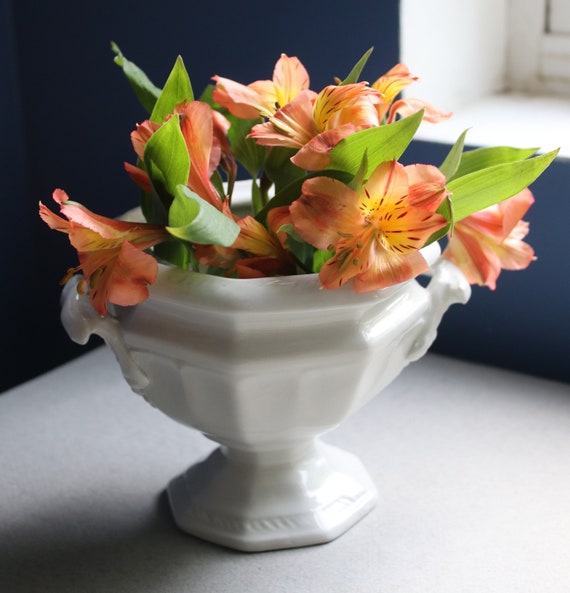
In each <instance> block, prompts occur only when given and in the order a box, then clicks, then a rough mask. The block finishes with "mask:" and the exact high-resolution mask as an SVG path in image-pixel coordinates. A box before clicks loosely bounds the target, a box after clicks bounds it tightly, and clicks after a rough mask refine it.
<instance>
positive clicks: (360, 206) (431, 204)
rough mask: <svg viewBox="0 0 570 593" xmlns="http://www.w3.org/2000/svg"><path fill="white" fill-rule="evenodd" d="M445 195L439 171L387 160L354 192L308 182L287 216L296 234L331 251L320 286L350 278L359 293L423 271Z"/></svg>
mask: <svg viewBox="0 0 570 593" xmlns="http://www.w3.org/2000/svg"><path fill="white" fill-rule="evenodd" d="M447 193H448V192H447V190H446V189H445V177H444V176H443V175H442V174H441V172H440V171H439V170H438V169H437V168H435V167H432V166H429V165H412V166H407V167H405V166H403V165H401V164H400V163H397V162H395V161H392V162H387V163H383V164H381V165H380V166H378V167H377V168H376V170H375V171H374V172H373V174H372V175H371V177H370V179H369V180H368V181H367V182H366V183H365V184H364V185H363V186H362V188H361V189H360V190H359V191H355V190H353V189H351V188H350V187H348V186H346V185H344V184H343V183H341V182H340V181H337V180H335V179H331V178H328V177H316V178H314V179H310V180H308V181H306V182H305V183H304V184H303V196H302V197H301V198H300V199H299V200H297V201H296V202H294V203H293V204H292V205H291V208H290V210H291V218H292V221H293V225H294V227H295V230H296V231H297V233H298V234H299V236H300V237H301V238H303V239H304V240H305V241H307V242H309V243H310V244H312V245H314V246H315V247H317V248H318V249H328V250H331V251H333V252H334V255H333V256H332V257H331V258H330V259H329V260H328V261H327V262H326V263H325V264H324V265H323V267H322V268H321V271H320V274H319V276H320V280H321V284H322V285H323V286H324V287H325V288H330V289H332V288H337V287H339V286H342V285H343V284H345V283H346V282H348V281H349V280H353V281H354V288H355V289H356V290H357V291H358V292H363V291H368V290H374V289H378V288H384V287H386V286H391V285H393V284H397V283H399V282H404V281H405V280H409V279H410V278H413V277H414V276H417V275H418V274H420V273H422V272H424V271H425V270H426V269H427V263H426V261H425V259H424V258H423V256H422V254H421V253H420V251H419V250H420V249H421V248H422V247H423V246H424V245H425V243H426V241H427V240H428V239H429V237H430V236H431V235H432V234H433V233H434V232H435V231H437V230H439V229H441V228H443V227H444V226H445V225H446V224H447V221H446V219H445V218H444V217H443V216H441V215H440V214H437V213H436V212H435V211H436V210H437V208H438V207H439V205H440V204H441V202H442V201H443V200H444V199H445V197H446V196H447Z"/></svg>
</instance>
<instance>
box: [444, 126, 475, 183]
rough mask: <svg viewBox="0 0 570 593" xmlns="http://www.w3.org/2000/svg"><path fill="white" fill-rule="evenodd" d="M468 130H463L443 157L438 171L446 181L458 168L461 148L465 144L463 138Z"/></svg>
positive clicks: (461, 153) (461, 152)
mask: <svg viewBox="0 0 570 593" xmlns="http://www.w3.org/2000/svg"><path fill="white" fill-rule="evenodd" d="M468 131H469V130H465V131H464V132H463V134H461V136H459V138H458V139H457V141H456V142H455V144H454V145H453V146H452V147H451V150H450V151H449V153H448V155H447V156H446V157H445V160H444V161H443V163H442V164H441V166H440V167H439V170H440V171H441V172H442V173H443V174H444V175H445V178H446V179H448V180H449V179H451V178H452V177H453V176H454V175H455V173H456V172H457V169H458V168H459V163H460V162H461V157H462V156H463V146H464V144H465V136H467V132H468Z"/></svg>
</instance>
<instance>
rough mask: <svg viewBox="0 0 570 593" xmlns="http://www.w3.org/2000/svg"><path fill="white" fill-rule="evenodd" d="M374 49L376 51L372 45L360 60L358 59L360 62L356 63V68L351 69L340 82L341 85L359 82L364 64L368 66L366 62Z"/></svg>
mask: <svg viewBox="0 0 570 593" xmlns="http://www.w3.org/2000/svg"><path fill="white" fill-rule="evenodd" d="M373 51H374V48H373V47H371V48H370V49H369V50H368V51H367V52H366V53H365V54H364V55H363V56H362V57H361V58H360V60H358V62H357V63H356V64H355V66H354V68H353V69H352V70H351V71H350V73H349V75H348V76H347V77H346V78H345V79H344V80H343V81H342V82H341V83H340V84H341V85H345V84H354V83H356V82H358V79H359V78H360V74H361V73H362V70H363V69H364V66H366V62H368V58H369V57H370V55H371V54H372V52H373Z"/></svg>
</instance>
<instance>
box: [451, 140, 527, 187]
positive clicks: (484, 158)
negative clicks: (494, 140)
mask: <svg viewBox="0 0 570 593" xmlns="http://www.w3.org/2000/svg"><path fill="white" fill-rule="evenodd" d="M536 151H537V149H536V148H513V147H511V146H492V147H488V148H477V149H475V150H468V151H466V152H464V153H463V155H462V157H461V162H460V163H459V167H458V168H457V169H456V171H455V172H454V174H453V176H449V177H448V180H451V179H457V178H459V177H463V176H464V175H469V174H470V173H474V172H475V171H479V170H481V169H486V168H487V167H492V166H495V165H500V164H504V163H512V162H514V161H524V160H525V159H528V158H529V157H530V156H532V155H533V154H535V153H536Z"/></svg>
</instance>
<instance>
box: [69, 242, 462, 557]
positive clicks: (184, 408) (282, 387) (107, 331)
mask: <svg viewBox="0 0 570 593" xmlns="http://www.w3.org/2000/svg"><path fill="white" fill-rule="evenodd" d="M438 254H439V251H438V248H437V246H432V248H431V249H430V250H428V257H430V258H431V259H432V260H433V259H437V257H438ZM431 275H432V278H431V280H430V282H429V285H428V286H427V288H423V287H422V286H420V284H419V283H418V282H416V281H415V280H412V281H410V282H406V283H403V284H401V285H398V286H394V287H391V288H388V289H384V290H380V291H377V292H372V293H363V294H356V293H354V291H353V289H352V287H351V286H348V285H347V286H345V287H343V288H342V289H339V290H336V291H327V290H324V289H322V288H321V287H320V285H319V281H318V277H317V276H314V275H306V276H302V275H301V276H291V277H281V278H264V279H253V280H237V279H228V278H220V277H215V276H208V275H205V274H197V273H189V272H184V271H181V270H178V269H174V268H170V267H167V266H160V271H159V275H158V279H157V281H156V283H155V284H154V285H153V286H152V287H151V296H150V298H149V299H148V300H147V301H145V302H143V303H141V304H139V305H137V306H135V307H127V308H121V307H112V308H111V309H110V312H109V313H108V314H107V315H106V316H104V317H100V316H99V315H97V314H96V313H95V311H94V310H93V308H92V307H91V305H90V303H89V301H88V299H87V297H85V296H81V295H79V294H78V292H77V290H76V288H75V284H74V283H73V282H69V283H68V284H67V286H66V288H65V289H64V293H63V296H62V320H63V323H64V326H65V328H66V330H67V332H68V333H69V335H70V336H71V338H72V339H73V340H75V341H76V342H79V343H85V342H86V341H87V340H88V338H89V335H90V334H91V333H95V334H99V335H100V336H102V337H103V338H104V339H105V341H106V342H107V344H108V345H109V346H110V347H111V348H112V349H113V350H114V352H115V355H116V357H117V359H118V362H119V364H120V366H121V369H122V372H123V374H124V376H125V379H126V380H127V381H128V383H129V384H130V386H131V387H132V389H133V390H134V391H135V392H137V393H140V394H141V395H143V396H144V397H145V398H146V399H147V400H148V402H149V403H151V404H152V405H153V406H156V407H157V408H158V409H160V410H161V411H162V412H164V413H165V414H167V415H168V416H170V417H171V418H173V419H174V420H177V421H178V422H181V423H183V424H185V425H187V426H190V427H193V428H195V429H197V430H199V431H201V432H202V433H203V434H204V435H206V436H207V437H208V438H210V439H212V440H214V441H216V442H217V443H219V444H220V447H219V448H217V449H216V450H215V451H214V452H213V453H212V454H211V455H209V456H208V457H207V458H206V459H204V460H202V461H199V462H197V463H195V464H194V465H192V466H191V467H190V468H189V469H188V471H187V472H186V473H184V474H183V475H181V476H179V477H177V478H175V479H173V480H172V481H171V483H170V484H169V486H168V495H169V500H170V504H171V507H172V511H173V514H174V518H175V520H176V522H177V524H178V525H179V526H180V527H181V528H182V529H183V530H185V531H187V532H189V533H191V534H193V535H196V536H198V537H200V538H203V539H206V540H209V541H212V542H216V543H218V544H222V545H225V546H229V547H232V548H236V549H239V550H245V551H260V550H270V549H279V548H287V547H296V546H304V545H309V544H317V543H323V542H327V541H330V540H332V539H334V538H336V537H337V536H339V535H340V534H342V533H343V532H345V531H346V530H347V529H348V528H349V527H351V526H352V525H353V524H354V523H356V522H357V521H358V520H360V519H361V518H362V517H363V516H364V515H365V514H366V513H368V512H369V511H370V510H371V509H372V508H373V507H374V505H375V503H376V489H375V487H374V484H373V483H372V482H371V480H370V478H369V476H368V474H367V472H366V470H365V469H364V467H363V466H362V464H361V462H360V461H359V460H358V459H357V458H356V457H355V456H354V455H352V454H350V453H348V452H345V451H343V450H340V449H338V448H335V447H332V446H329V445H326V444H324V443H323V442H322V441H321V440H320V436H321V435H323V434H324V433H326V432H328V431H330V430H332V429H334V428H335V427H336V426H338V425H339V424H340V423H341V422H342V421H343V420H344V419H345V418H347V417H348V416H350V415H351V414H352V413H353V412H355V411H356V410H358V409H359V408H360V407H361V406H362V405H364V404H365V403H366V402H367V401H369V400H370V399H371V398H372V397H374V396H375V395H376V394H378V393H379V392H380V390H381V389H382V388H383V387H385V386H386V385H387V384H388V383H389V382H390V381H392V380H393V379H394V378H395V377H396V376H397V375H398V374H399V373H400V371H401V370H402V369H403V368H404V367H405V366H406V365H407V364H408V363H409V362H410V361H413V360H416V359H418V358H419V357H421V356H422V355H423V354H424V353H425V352H426V350H427V349H428V347H429V346H430V344H431V343H432V341H433V340H434V338H435V335H436V329H437V326H438V324H439V322H440V320H441V317H442V315H443V314H444V312H445V311H446V309H447V308H448V307H449V305H450V304H452V303H456V302H461V303H464V302H466V301H467V300H468V298H469V295H470V288H469V285H468V284H467V283H466V281H465V280H464V278H463V275H462V274H461V272H460V271H459V270H458V269H457V268H455V267H454V266H453V265H452V264H450V263H449V262H446V261H442V260H438V261H437V262H436V263H435V264H434V265H433V266H432V274H431Z"/></svg>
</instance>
